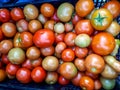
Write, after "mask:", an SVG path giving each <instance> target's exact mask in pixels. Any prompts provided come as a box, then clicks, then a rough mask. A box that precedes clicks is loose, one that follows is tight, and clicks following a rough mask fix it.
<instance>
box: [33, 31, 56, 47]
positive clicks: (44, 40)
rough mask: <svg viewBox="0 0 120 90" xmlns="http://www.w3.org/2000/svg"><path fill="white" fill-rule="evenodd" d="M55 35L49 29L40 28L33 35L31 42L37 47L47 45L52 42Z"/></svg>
mask: <svg viewBox="0 0 120 90" xmlns="http://www.w3.org/2000/svg"><path fill="white" fill-rule="evenodd" d="M54 40H55V35H54V33H53V31H51V30H49V29H40V30H38V31H37V32H36V33H35V34H34V36H33V42H34V44H35V45H36V46H37V47H40V48H43V47H49V46H51V45H52V44H53V43H54Z"/></svg>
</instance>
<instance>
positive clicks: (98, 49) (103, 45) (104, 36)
mask: <svg viewBox="0 0 120 90" xmlns="http://www.w3.org/2000/svg"><path fill="white" fill-rule="evenodd" d="M91 47H92V50H93V51H94V52H95V53H97V54H99V55H108V54H110V53H111V52H112V51H113V49H114V47H115V39H114V37H113V36H112V34H109V33H107V32H101V33H98V34H96V35H95V36H94V37H93V39H92V42H91Z"/></svg>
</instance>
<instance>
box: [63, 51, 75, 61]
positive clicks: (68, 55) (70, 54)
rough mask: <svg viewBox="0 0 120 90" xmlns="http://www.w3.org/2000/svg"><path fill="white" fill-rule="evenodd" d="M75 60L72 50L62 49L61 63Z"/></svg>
mask: <svg viewBox="0 0 120 90" xmlns="http://www.w3.org/2000/svg"><path fill="white" fill-rule="evenodd" d="M74 58H75V53H74V51H73V50H72V49H64V50H63V52H62V59H63V61H73V60H74Z"/></svg>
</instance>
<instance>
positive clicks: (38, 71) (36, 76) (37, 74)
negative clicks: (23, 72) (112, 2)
mask: <svg viewBox="0 0 120 90" xmlns="http://www.w3.org/2000/svg"><path fill="white" fill-rule="evenodd" d="M46 75H47V74H46V71H45V70H44V69H43V68H42V67H40V66H39V67H36V68H34V69H33V70H32V72H31V77H32V80H33V81H34V82H36V83H40V82H42V81H43V80H44V79H45V78H46Z"/></svg>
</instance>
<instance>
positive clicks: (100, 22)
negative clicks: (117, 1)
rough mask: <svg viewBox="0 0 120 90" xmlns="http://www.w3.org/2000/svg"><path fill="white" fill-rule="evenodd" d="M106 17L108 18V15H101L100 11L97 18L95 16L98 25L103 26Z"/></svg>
mask: <svg viewBox="0 0 120 90" xmlns="http://www.w3.org/2000/svg"><path fill="white" fill-rule="evenodd" d="M105 18H107V17H103V16H101V15H100V13H98V16H97V17H96V18H94V19H95V21H96V24H97V25H101V26H102V25H103V20H104V19H105Z"/></svg>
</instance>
